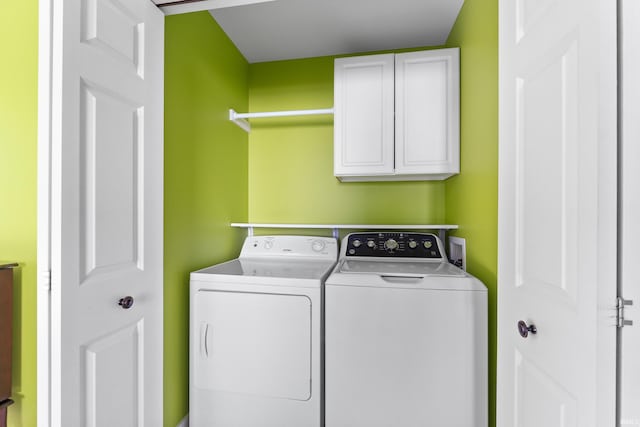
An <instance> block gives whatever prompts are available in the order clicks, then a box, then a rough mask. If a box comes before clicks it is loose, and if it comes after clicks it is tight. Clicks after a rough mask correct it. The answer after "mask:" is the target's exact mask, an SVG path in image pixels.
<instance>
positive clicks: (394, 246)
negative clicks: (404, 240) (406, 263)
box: [384, 239, 398, 251]
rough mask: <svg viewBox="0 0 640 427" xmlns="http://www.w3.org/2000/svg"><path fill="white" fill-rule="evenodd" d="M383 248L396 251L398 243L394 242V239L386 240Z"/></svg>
mask: <svg viewBox="0 0 640 427" xmlns="http://www.w3.org/2000/svg"><path fill="white" fill-rule="evenodd" d="M384 248H385V249H387V250H389V251H393V250H396V249H398V242H396V241H395V240H394V239H388V240H387V241H386V242H384Z"/></svg>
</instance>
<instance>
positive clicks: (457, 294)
mask: <svg viewBox="0 0 640 427" xmlns="http://www.w3.org/2000/svg"><path fill="white" fill-rule="evenodd" d="M325 395H326V402H325V417H326V418H325V421H326V427H396V426H397V427H425V426H437V427H486V426H487V422H488V421H487V396H488V390H487V289H486V287H485V286H484V285H483V284H482V283H481V282H480V281H479V280H477V279H476V278H474V277H472V276H470V275H469V274H467V273H466V272H464V271H463V270H461V269H459V268H457V267H455V266H454V265H452V264H450V263H449V262H447V258H446V256H445V252H444V250H443V247H442V243H441V242H440V240H439V239H438V238H437V237H436V236H434V235H432V234H426V233H354V234H350V235H348V236H346V237H345V238H344V240H343V242H342V247H341V250H340V259H339V261H338V264H337V265H336V267H335V269H334V271H333V273H332V274H331V276H329V278H328V279H327V281H326V284H325Z"/></svg>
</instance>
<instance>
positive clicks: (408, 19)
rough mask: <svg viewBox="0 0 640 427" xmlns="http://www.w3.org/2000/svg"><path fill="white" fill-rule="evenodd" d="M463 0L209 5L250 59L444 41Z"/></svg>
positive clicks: (282, 1)
mask: <svg viewBox="0 0 640 427" xmlns="http://www.w3.org/2000/svg"><path fill="white" fill-rule="evenodd" d="M463 3H464V0H274V1H267V2H261V3H255V4H249V5H241V6H234V7H226V8H220V9H213V10H210V13H211V15H213V17H214V18H215V20H216V21H217V22H218V24H220V26H221V27H222V28H223V30H224V31H225V32H226V33H227V35H228V36H229V37H230V38H231V40H233V42H234V43H235V45H236V46H237V47H238V49H239V50H240V52H242V54H243V55H244V56H245V58H246V59H247V61H249V62H250V63H254V62H265V61H277V60H284V59H296V58H310V57H317V56H325V55H339V54H350V53H356V52H370V51H375V50H388V49H401V48H412V47H422V46H437V45H441V44H443V43H444V42H445V41H446V40H447V37H448V36H449V32H450V31H451V27H452V26H453V24H454V23H455V20H456V18H457V16H458V12H459V11H460V8H461V7H462V4H463Z"/></svg>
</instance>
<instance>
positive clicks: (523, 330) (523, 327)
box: [518, 320, 538, 338]
mask: <svg viewBox="0 0 640 427" xmlns="http://www.w3.org/2000/svg"><path fill="white" fill-rule="evenodd" d="M518 332H519V333H520V336H521V337H522V338H526V337H528V336H529V333H532V334H533V335H535V334H537V333H538V328H536V325H534V324H531V325H529V326H527V323H526V322H525V321H524V320H520V321H519V322H518Z"/></svg>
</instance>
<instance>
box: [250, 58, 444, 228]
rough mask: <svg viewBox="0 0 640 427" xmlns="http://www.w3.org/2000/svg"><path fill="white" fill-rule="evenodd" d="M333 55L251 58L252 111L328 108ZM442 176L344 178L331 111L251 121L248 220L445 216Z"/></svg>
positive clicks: (423, 219) (388, 220) (381, 220)
mask: <svg viewBox="0 0 640 427" xmlns="http://www.w3.org/2000/svg"><path fill="white" fill-rule="evenodd" d="M333 59H334V57H319V58H311V59H299V60H290V61H277V62H264V63H257V64H251V65H250V79H249V107H250V110H251V111H252V112H253V111H279V110H302V109H319V108H331V107H332V106H333ZM444 218H445V210H444V183H442V182H424V181H423V182H418V181H414V182H360V183H352V182H350V183H342V182H340V181H338V179H337V178H335V177H334V176H333V117H332V116H311V117H300V118H297V117H289V118H272V119H259V120H254V121H253V122H252V130H251V134H250V136H249V220H250V221H252V222H268V223H277V222H282V223H341V224H344V223H359V224H403V223H404V224H407V223H440V222H442V221H443V220H444Z"/></svg>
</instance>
